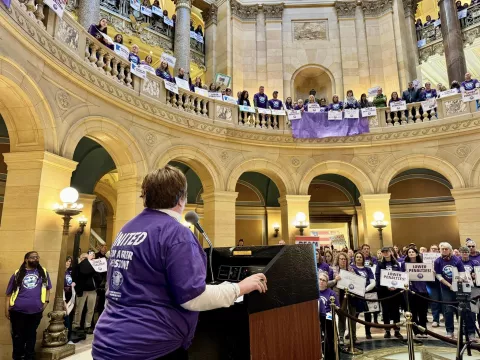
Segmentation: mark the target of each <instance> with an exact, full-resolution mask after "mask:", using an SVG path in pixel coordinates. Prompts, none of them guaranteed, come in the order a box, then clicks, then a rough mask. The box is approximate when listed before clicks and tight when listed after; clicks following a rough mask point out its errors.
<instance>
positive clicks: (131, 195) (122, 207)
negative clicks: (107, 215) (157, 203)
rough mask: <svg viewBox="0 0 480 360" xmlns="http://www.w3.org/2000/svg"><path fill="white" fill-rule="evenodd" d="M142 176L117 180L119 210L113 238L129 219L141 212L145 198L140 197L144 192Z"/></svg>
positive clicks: (116, 214)
mask: <svg viewBox="0 0 480 360" xmlns="http://www.w3.org/2000/svg"><path fill="white" fill-rule="evenodd" d="M142 181H143V179H141V178H136V177H132V178H128V179H120V180H119V181H118V182H117V210H116V212H115V222H114V224H115V227H114V231H113V238H114V239H115V237H116V236H117V234H118V232H119V231H120V229H121V228H122V227H123V225H125V224H126V223H127V222H128V221H130V220H132V219H133V218H134V217H135V216H137V215H138V214H140V213H141V212H142V211H143V209H144V206H143V199H142V198H140V195H141V193H142Z"/></svg>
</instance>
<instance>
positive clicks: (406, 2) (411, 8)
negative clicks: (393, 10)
mask: <svg viewBox="0 0 480 360" xmlns="http://www.w3.org/2000/svg"><path fill="white" fill-rule="evenodd" d="M417 8H418V0H403V11H404V12H405V17H412V18H415V13H416V12H417Z"/></svg>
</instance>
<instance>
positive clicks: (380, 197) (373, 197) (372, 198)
mask: <svg viewBox="0 0 480 360" xmlns="http://www.w3.org/2000/svg"><path fill="white" fill-rule="evenodd" d="M390 196H391V194H365V195H362V196H360V197H359V198H358V200H359V201H360V203H361V204H363V203H364V202H371V203H373V202H381V201H390Z"/></svg>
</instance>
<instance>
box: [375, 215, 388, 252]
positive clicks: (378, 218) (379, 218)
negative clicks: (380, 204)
mask: <svg viewBox="0 0 480 360" xmlns="http://www.w3.org/2000/svg"><path fill="white" fill-rule="evenodd" d="M373 218H374V221H372V226H373V227H374V228H375V229H377V230H378V236H379V238H380V248H382V247H383V233H382V231H383V229H384V228H386V227H387V225H388V221H385V220H384V219H385V214H384V213H382V212H381V211H377V212H375V213H373Z"/></svg>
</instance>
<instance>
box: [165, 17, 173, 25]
mask: <svg viewBox="0 0 480 360" xmlns="http://www.w3.org/2000/svg"><path fill="white" fill-rule="evenodd" d="M163 22H164V23H165V24H167V25H168V26H171V27H173V20H172V19H169V18H168V17H166V16H164V17H163Z"/></svg>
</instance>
